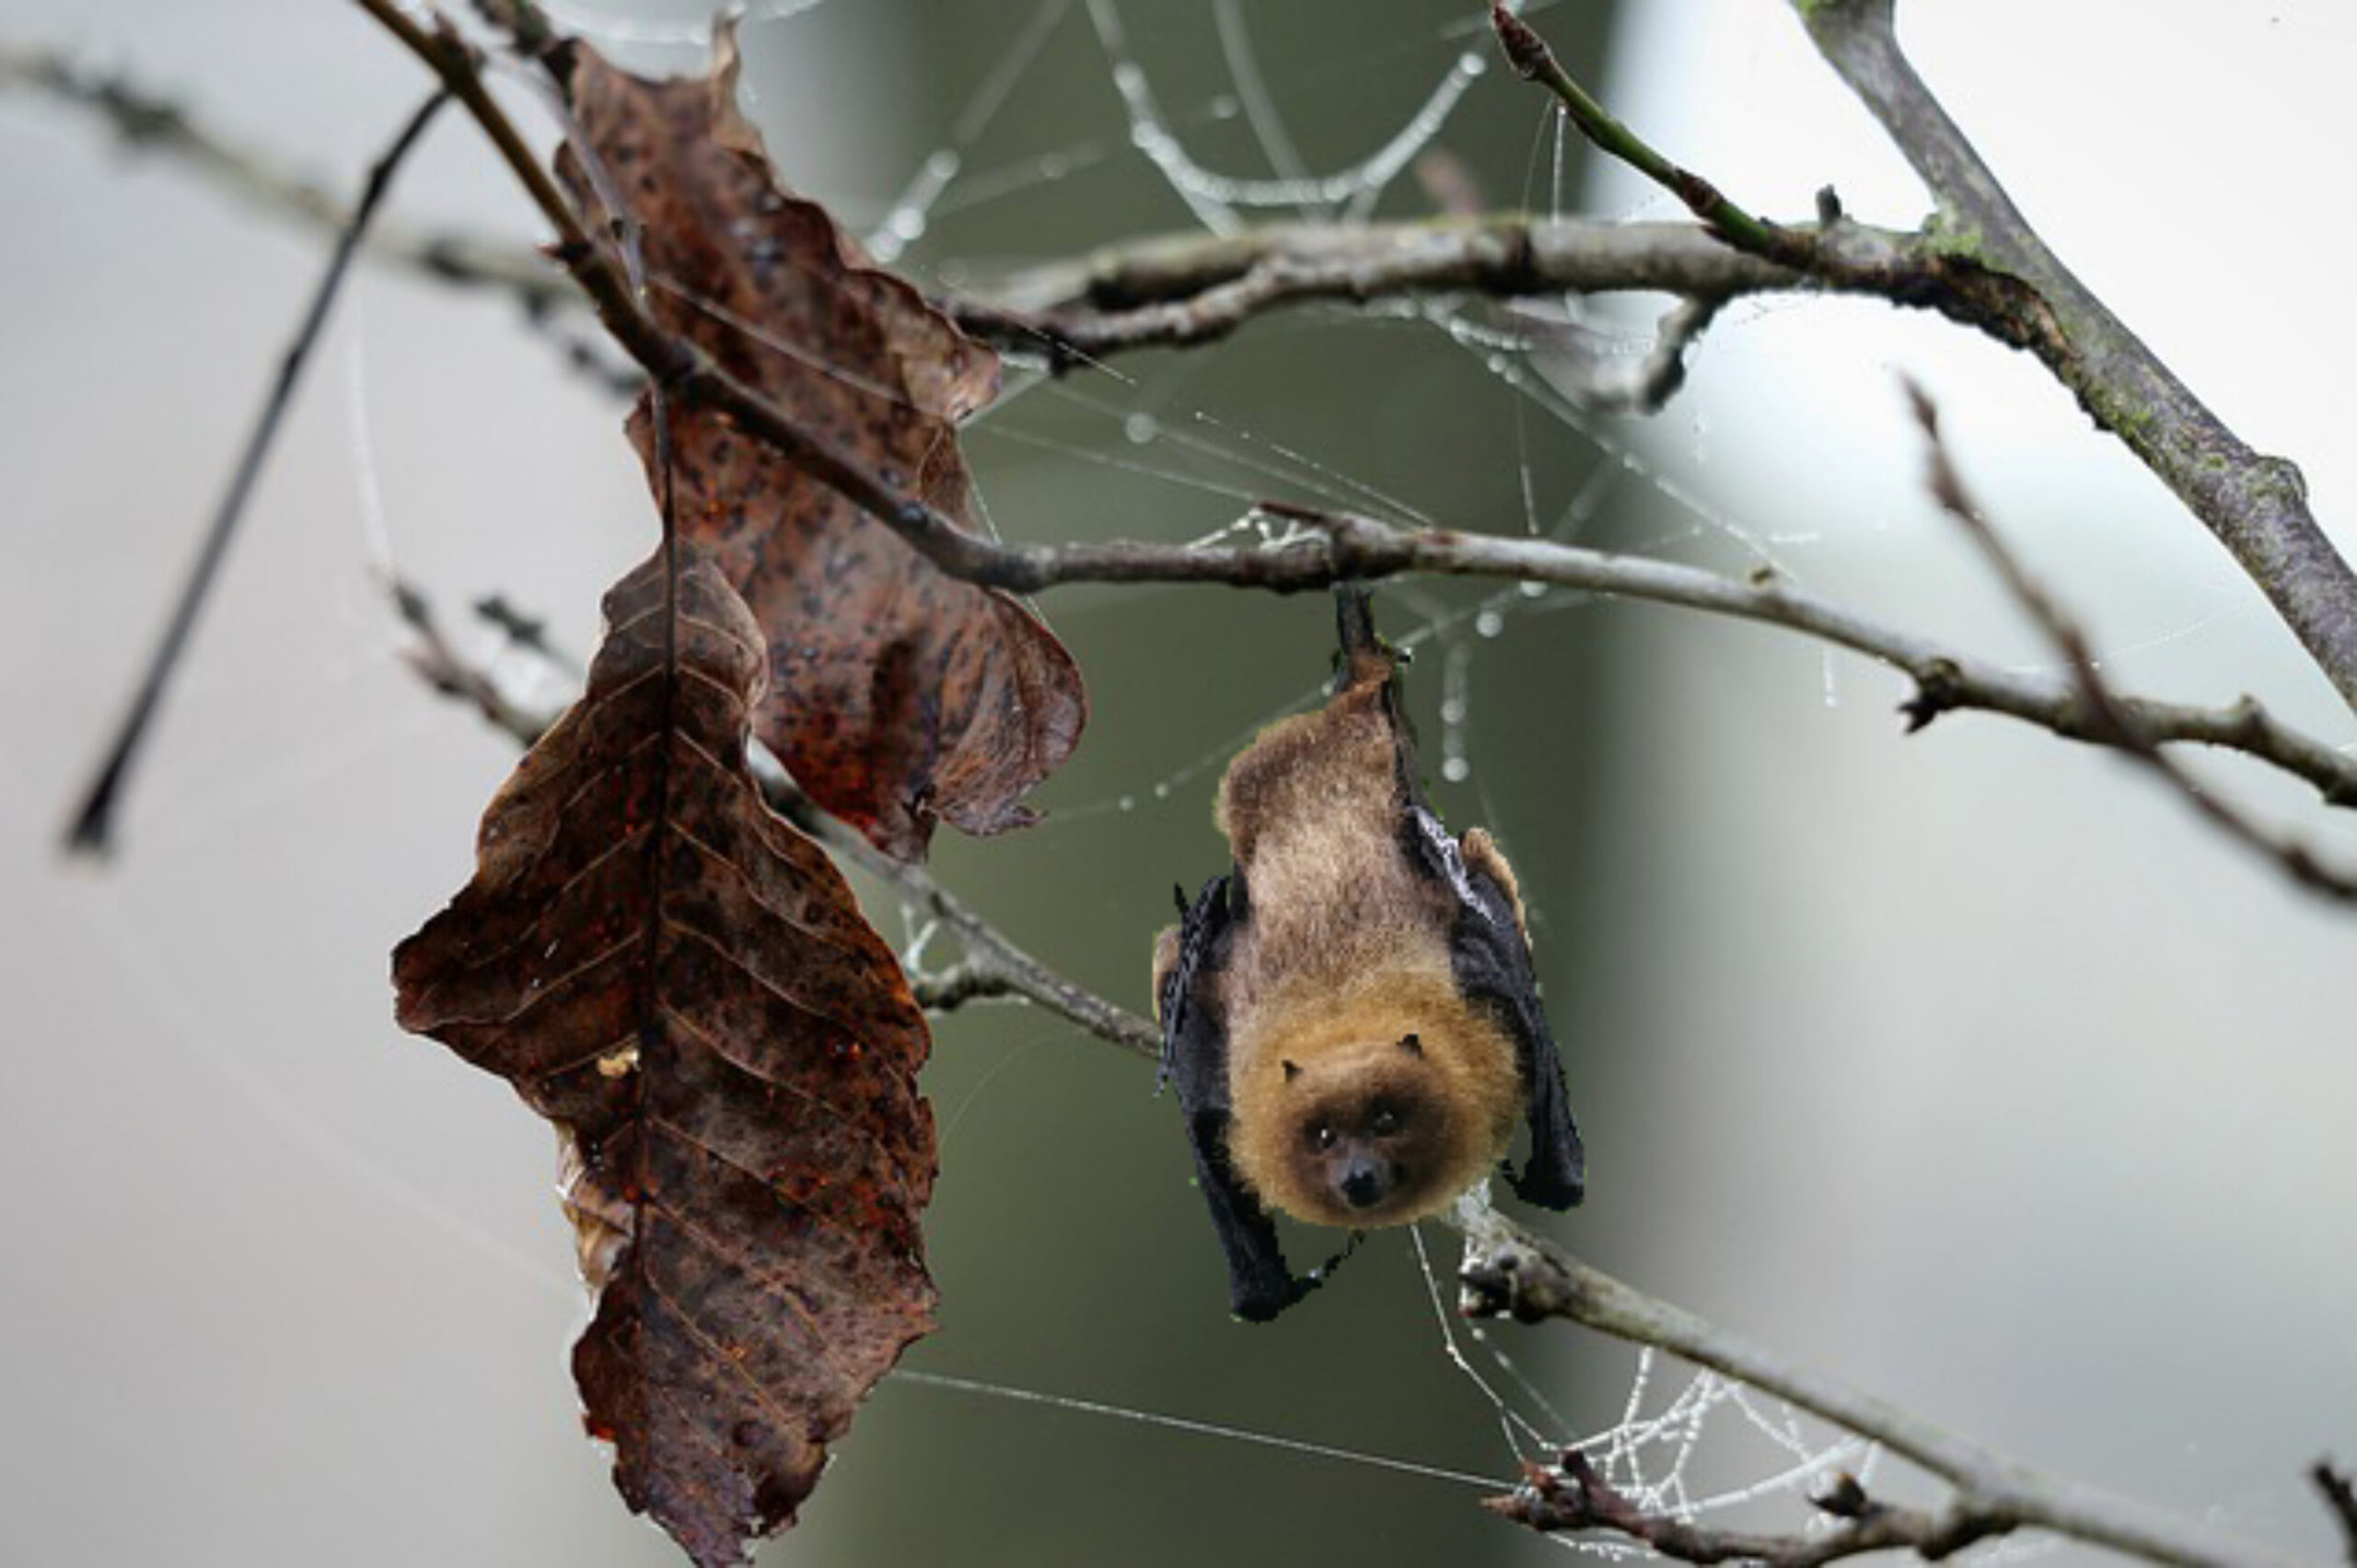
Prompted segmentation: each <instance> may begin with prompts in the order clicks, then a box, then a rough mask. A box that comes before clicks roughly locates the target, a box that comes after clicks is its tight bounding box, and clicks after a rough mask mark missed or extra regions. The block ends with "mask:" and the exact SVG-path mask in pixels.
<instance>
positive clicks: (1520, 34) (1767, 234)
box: [1490, 0, 1809, 264]
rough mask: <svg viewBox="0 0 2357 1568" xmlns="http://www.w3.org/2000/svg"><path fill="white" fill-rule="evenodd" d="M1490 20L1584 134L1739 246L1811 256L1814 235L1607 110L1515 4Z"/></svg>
mask: <svg viewBox="0 0 2357 1568" xmlns="http://www.w3.org/2000/svg"><path fill="white" fill-rule="evenodd" d="M1490 26H1491V28H1492V29H1493V30H1494V31H1495V32H1496V33H1497V35H1498V46H1499V47H1500V48H1501V49H1503V50H1504V51H1505V56H1506V62H1507V64H1511V65H1512V66H1513V67H1514V69H1515V75H1518V76H1520V77H1522V79H1523V80H1525V81H1527V82H1537V83H1538V84H1539V85H1540V86H1542V87H1546V89H1547V90H1548V91H1549V92H1551V93H1553V94H1554V95H1555V97H1556V99H1557V100H1558V101H1559V102H1561V103H1562V106H1563V111H1564V112H1565V113H1566V114H1567V115H1569V116H1570V117H1571V121H1572V123H1573V124H1574V125H1576V126H1578V127H1579V132H1580V134H1581V135H1583V136H1585V137H1586V138H1587V139H1588V140H1589V141H1590V142H1593V143H1594V144H1596V146H1598V147H1600V148H1602V149H1603V150H1604V151H1605V152H1608V153H1609V154H1611V155H1612V156H1613V157H1617V158H1619V159H1620V161H1621V162H1623V163H1625V164H1627V165H1629V167H1631V168H1634V169H1635V170H1636V171H1637V172H1638V173H1640V174H1642V175H1643V176H1644V177H1645V178H1646V179H1648V180H1652V181H1653V182H1654V183H1655V184H1656V185H1658V186H1660V187H1661V188H1662V189H1663V190H1665V191H1666V192H1669V193H1670V194H1671V195H1673V196H1675V197H1677V198H1678V200H1679V201H1680V202H1683V203H1685V204H1686V210H1687V211H1689V212H1690V213H1692V214H1693V215H1695V216H1696V217H1698V218H1701V220H1702V222H1703V224H1704V225H1705V226H1707V227H1708V228H1709V229H1710V230H1711V232H1712V233H1713V234H1715V235H1717V236H1718V237H1719V238H1721V239H1724V240H1725V241H1726V242H1727V243H1728V244H1729V245H1732V246H1734V247H1735V248H1736V250H1745V251H1748V252H1749V253H1751V254H1752V255H1754V256H1764V257H1767V258H1768V259H1770V260H1771V261H1783V262H1785V263H1787V264H1800V263H1804V262H1805V261H1806V259H1807V254H1808V249H1809V245H1808V241H1807V240H1806V239H1805V238H1801V237H1800V236H1797V235H1795V234H1794V233H1792V232H1791V231H1789V230H1787V229H1785V228H1783V227H1782V226H1779V225H1777V224H1773V223H1771V222H1769V221H1768V220H1767V219H1765V218H1759V217H1754V216H1753V215H1751V214H1749V213H1747V212H1745V211H1744V210H1743V209H1742V208H1741V207H1738V206H1736V204H1735V203H1733V202H1730V201H1728V200H1727V199H1726V197H1725V196H1724V195H1723V194H1721V193H1720V192H1719V188H1718V187H1717V186H1715V185H1713V184H1712V183H1711V182H1710V181H1709V180H1705V179H1703V178H1702V177H1701V175H1699V174H1697V173H1695V172H1694V171H1693V170H1692V169H1690V168H1682V167H1681V166H1679V165H1678V164H1676V163H1673V162H1671V161H1670V160H1669V159H1668V158H1666V157H1663V156H1662V154H1661V153H1660V152H1659V151H1658V150H1656V149H1655V147H1654V145H1652V144H1651V143H1649V142H1647V141H1646V140H1645V139H1644V138H1643V137H1642V136H1640V135H1638V134H1636V133H1635V132H1633V131H1631V130H1630V129H1629V127H1628V126H1626V125H1623V124H1622V123H1621V122H1620V121H1618V120H1616V119H1614V118H1613V117H1612V116H1611V115H1610V114H1609V113H1608V112H1606V110H1605V108H1604V106H1603V105H1602V104H1600V103H1598V102H1596V99H1594V98H1592V97H1590V96H1589V95H1588V92H1587V89H1586V88H1585V87H1581V86H1580V85H1579V83H1577V82H1575V81H1573V79H1572V75H1571V73H1570V72H1568V71H1566V70H1564V69H1563V66H1562V62H1561V61H1559V60H1557V59H1556V58H1555V52H1554V51H1553V50H1552V49H1550V48H1549V47H1547V41H1546V40H1545V39H1542V38H1540V37H1539V36H1538V33H1537V32H1536V31H1534V30H1533V29H1531V26H1530V24H1529V23H1528V22H1526V21H1524V20H1523V19H1522V18H1521V17H1517V16H1515V14H1514V12H1513V11H1511V10H1509V9H1508V8H1507V6H1506V5H1505V0H1492V4H1491V6H1490Z"/></svg>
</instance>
